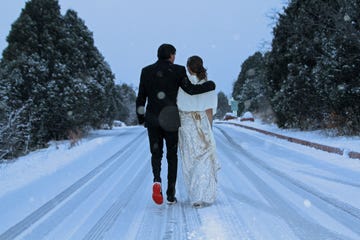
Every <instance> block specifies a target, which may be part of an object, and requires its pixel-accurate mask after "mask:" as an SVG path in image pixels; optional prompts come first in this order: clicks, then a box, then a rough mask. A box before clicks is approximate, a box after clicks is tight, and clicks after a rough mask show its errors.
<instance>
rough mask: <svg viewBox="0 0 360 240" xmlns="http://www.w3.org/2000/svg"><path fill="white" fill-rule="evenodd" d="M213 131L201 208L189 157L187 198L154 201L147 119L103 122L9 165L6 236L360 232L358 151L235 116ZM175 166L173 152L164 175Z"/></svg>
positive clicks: (2, 204)
mask: <svg viewBox="0 0 360 240" xmlns="http://www.w3.org/2000/svg"><path fill="white" fill-rule="evenodd" d="M214 133H215V139H216V143H217V155H218V158H219V161H220V163H221V166H222V168H221V170H220V171H219V182H218V186H219V188H218V198H217V201H216V202H215V203H214V204H213V205H212V206H210V207H205V208H202V209H194V208H193V207H191V206H190V204H189V202H188V199H187V194H186V190H185V188H184V185H183V179H182V174H181V164H180V168H179V172H178V176H179V177H178V183H177V198H178V200H179V202H178V204H176V205H174V206H168V205H166V204H163V205H161V206H158V205H155V204H154V203H153V202H152V199H151V185H152V174H151V168H150V153H149V147H148V140H147V135H146V131H145V129H144V128H143V127H125V128H118V129H114V130H111V131H98V132H95V133H93V134H92V135H91V136H90V137H89V138H88V139H87V140H86V141H83V142H81V143H80V144H79V145H78V146H76V147H74V148H72V149H67V148H66V147H64V146H65V145H64V146H63V145H60V146H53V148H51V147H50V148H49V149H48V150H43V151H39V152H37V153H34V154H33V155H30V156H29V158H28V161H24V160H22V163H21V166H22V167H20V166H18V165H19V164H20V161H19V162H18V163H17V164H16V165H15V164H13V165H14V166H13V165H12V164H9V166H6V167H2V168H0V173H1V172H3V173H4V174H7V175H8V176H5V177H4V176H3V177H0V187H1V190H0V223H1V224H0V240H4V239H34V240H39V239H61V240H65V239H76V240H78V239H111V240H112V239H126V240H132V239H141V240H143V239H148V240H159V239H174V240H186V239H191V240H195V239H202V240H205V239H206V240H207V239H219V240H227V239H231V240H233V239H239V240H245V239H254V240H255V239H256V240H259V239H263V240H272V239H273V240H280V239H284V240H294V239H300V240H325V239H327V240H332V239H341V240H347V239H349V240H350V239H351V240H358V239H360V161H359V160H356V159H349V158H346V157H343V156H339V155H335V154H329V153H326V152H321V151H320V150H315V149H311V148H308V147H305V146H300V145H297V144H294V143H289V142H286V141H284V140H280V139H275V138H273V137H271V136H266V135H263V134H261V133H256V132H254V131H250V130H246V129H242V128H239V127H235V126H230V125H226V124H215V125H214ZM44 158H46V161H44ZM30 160H32V161H33V162H31V161H30ZM36 162H38V164H37V165H36ZM179 162H181V161H179ZM24 165H25V166H26V167H24ZM24 169H26V171H24ZM34 169H37V170H34ZM166 169H167V166H166V161H165V160H164V161H163V172H162V174H163V177H162V178H163V179H166ZM14 176H16V177H14Z"/></svg>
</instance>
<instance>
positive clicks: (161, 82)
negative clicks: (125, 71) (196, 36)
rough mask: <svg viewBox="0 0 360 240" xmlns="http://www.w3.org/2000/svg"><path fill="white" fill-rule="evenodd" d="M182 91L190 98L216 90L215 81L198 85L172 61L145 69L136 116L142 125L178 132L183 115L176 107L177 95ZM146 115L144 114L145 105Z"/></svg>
mask: <svg viewBox="0 0 360 240" xmlns="http://www.w3.org/2000/svg"><path fill="white" fill-rule="evenodd" d="M179 87H181V88H182V89H183V90H184V91H185V92H187V93H188V94H190V95H194V94H199V93H204V92H208V91H211V90H214V89H215V83H214V82H213V81H206V82H205V83H204V84H201V85H194V84H192V83H191V82H190V80H189V79H188V78H187V75H186V69H185V67H184V66H180V65H177V64H173V63H171V62H170V61H168V60H158V61H157V62H156V63H154V64H152V65H149V66H147V67H144V68H143V69H142V71H141V76H140V84H139V90H138V95H137V98H136V114H137V117H138V121H139V123H140V124H143V123H145V127H152V126H154V127H157V126H161V127H163V128H164V129H165V130H168V131H177V129H178V127H179V126H180V120H179V112H178V109H177V105H176V98H177V92H178V89H179ZM146 101H147V105H146V111H144V110H145V109H144V107H145V103H146Z"/></svg>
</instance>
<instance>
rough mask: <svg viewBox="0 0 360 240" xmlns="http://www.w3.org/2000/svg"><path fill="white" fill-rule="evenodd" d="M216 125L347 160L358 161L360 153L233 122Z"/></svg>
mask: <svg viewBox="0 0 360 240" xmlns="http://www.w3.org/2000/svg"><path fill="white" fill-rule="evenodd" d="M217 123H220V124H231V125H235V126H239V127H242V128H246V129H249V130H253V131H256V132H260V133H263V134H266V135H270V136H274V137H276V138H280V139H284V140H287V141H289V142H293V143H298V144H301V145H304V146H308V147H312V148H315V149H319V150H322V151H325V152H329V153H335V154H338V155H342V156H344V155H347V156H348V157H349V158H353V159H360V153H359V152H355V151H345V150H344V149H341V148H338V147H331V146H327V145H323V144H319V143H314V142H310V141H306V140H302V139H298V138H293V137H288V136H284V135H281V134H277V133H273V132H269V131H266V130H262V129H258V128H254V127H250V126H246V125H243V124H240V123H234V122H217Z"/></svg>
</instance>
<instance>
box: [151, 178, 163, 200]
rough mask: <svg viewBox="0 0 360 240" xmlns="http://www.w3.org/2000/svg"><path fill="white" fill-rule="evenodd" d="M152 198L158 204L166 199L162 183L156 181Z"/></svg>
mask: <svg viewBox="0 0 360 240" xmlns="http://www.w3.org/2000/svg"><path fill="white" fill-rule="evenodd" d="M152 199H153V200H154V202H155V203H156V204H159V205H160V204H162V203H163V201H164V199H163V195H162V191H161V183H159V182H155V183H154V184H153V193H152Z"/></svg>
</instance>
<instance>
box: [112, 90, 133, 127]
mask: <svg viewBox="0 0 360 240" xmlns="http://www.w3.org/2000/svg"><path fill="white" fill-rule="evenodd" d="M116 96H117V98H118V101H117V114H116V116H115V119H118V120H120V121H122V122H124V123H126V124H127V125H134V124H136V123H137V117H136V112H135V111H134V109H135V101H136V93H135V91H134V89H132V88H131V87H130V86H129V85H127V84H122V85H116Z"/></svg>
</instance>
